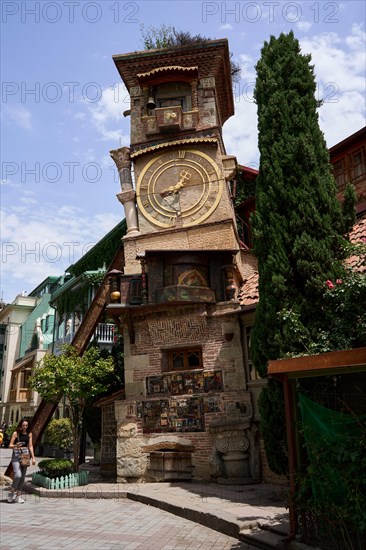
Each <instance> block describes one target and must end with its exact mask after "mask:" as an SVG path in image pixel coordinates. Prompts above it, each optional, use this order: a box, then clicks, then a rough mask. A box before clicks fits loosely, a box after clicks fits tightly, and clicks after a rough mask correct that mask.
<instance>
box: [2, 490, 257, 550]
mask: <svg viewBox="0 0 366 550" xmlns="http://www.w3.org/2000/svg"><path fill="white" fill-rule="evenodd" d="M6 497H7V492H6V491H5V490H3V491H1V502H0V512H1V522H0V529H1V531H0V533H1V534H0V547H1V550H8V549H22V550H24V548H27V550H32V549H34V550H35V549H37V550H43V549H45V550H46V549H47V550H58V549H61V548H62V549H66V550H93V549H95V550H97V549H98V550H112V549H119V550H120V549H121V550H122V549H123V550H132V549H134V550H135V549H136V550H173V549H174V550H188V549H189V550H229V549H230V550H252V549H254V547H252V546H249V545H247V544H245V543H241V542H239V541H237V540H236V539H234V538H231V537H228V536H226V535H223V534H221V533H219V532H217V531H213V530H211V529H209V528H207V527H204V526H202V525H199V524H197V523H193V522H191V521H188V520H185V519H183V518H180V517H177V516H175V515H172V514H169V513H168V512H165V511H163V510H159V509H158V508H153V507H151V506H147V505H145V504H141V503H139V502H132V501H130V500H128V499H123V498H122V499H118V500H117V499H93V500H87V499H67V498H60V499H57V498H56V499H55V498H40V497H38V496H36V495H30V494H26V495H24V499H25V501H26V502H25V503H24V504H15V503H12V504H9V503H8V502H7V500H6Z"/></svg>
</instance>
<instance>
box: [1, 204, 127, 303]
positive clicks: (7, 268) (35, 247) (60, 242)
mask: <svg viewBox="0 0 366 550" xmlns="http://www.w3.org/2000/svg"><path fill="white" fill-rule="evenodd" d="M24 202H25V203H27V205H26V206H17V207H9V208H4V209H3V210H2V212H1V220H2V230H1V234H2V244H1V253H2V281H3V284H6V288H7V292H8V293H9V295H8V296H6V297H5V300H6V301H11V300H13V298H14V297H15V295H16V294H17V293H18V292H19V291H20V290H23V287H24V288H25V286H26V287H27V290H28V291H31V290H32V289H33V288H34V287H35V286H36V285H37V284H38V283H39V282H40V281H42V280H43V279H44V278H45V277H47V276H48V275H61V274H62V273H63V272H64V271H65V269H66V268H67V267H69V266H70V265H71V264H72V263H74V262H75V261H77V260H78V259H79V258H80V257H81V256H82V255H83V254H84V253H85V252H86V251H87V250H89V249H90V248H91V246H92V245H93V244H95V243H97V242H98V241H99V240H100V239H101V238H102V237H103V236H104V235H105V234H106V233H107V232H108V231H110V230H111V229H112V228H113V227H114V226H115V225H116V224H117V223H119V222H120V221H121V218H120V217H118V216H117V215H115V214H108V213H100V214H96V215H93V216H89V215H88V214H87V212H86V211H85V210H83V209H81V208H77V207H74V206H69V205H63V206H60V205H54V204H43V205H42V206H39V207H38V208H34V206H33V200H31V201H30V202H29V201H24ZM25 282H26V283H25ZM11 292H13V293H14V296H12V295H10V293H11Z"/></svg>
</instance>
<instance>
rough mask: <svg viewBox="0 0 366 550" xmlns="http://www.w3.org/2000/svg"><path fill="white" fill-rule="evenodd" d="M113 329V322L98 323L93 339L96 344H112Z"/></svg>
mask: <svg viewBox="0 0 366 550" xmlns="http://www.w3.org/2000/svg"><path fill="white" fill-rule="evenodd" d="M114 330H115V328H114V324H113V323H98V326H97V329H96V331H95V339H96V340H97V342H98V344H113V343H114Z"/></svg>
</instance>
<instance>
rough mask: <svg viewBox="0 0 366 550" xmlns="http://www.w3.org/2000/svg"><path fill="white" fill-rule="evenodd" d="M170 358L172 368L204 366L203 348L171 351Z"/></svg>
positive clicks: (184, 368) (198, 367)
mask: <svg viewBox="0 0 366 550" xmlns="http://www.w3.org/2000/svg"><path fill="white" fill-rule="evenodd" d="M168 360H169V362H168V364H169V369H170V370H187V369H200V368H203V365H202V350H201V349H200V348H195V349H187V350H174V351H170V352H169V354H168Z"/></svg>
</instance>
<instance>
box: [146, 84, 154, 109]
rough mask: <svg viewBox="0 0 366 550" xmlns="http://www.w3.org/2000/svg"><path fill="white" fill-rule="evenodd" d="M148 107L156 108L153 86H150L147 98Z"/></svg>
mask: <svg viewBox="0 0 366 550" xmlns="http://www.w3.org/2000/svg"><path fill="white" fill-rule="evenodd" d="M146 107H147V108H148V109H156V103H155V97H154V90H153V88H152V86H150V88H149V99H148V100H147V103H146Z"/></svg>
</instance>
